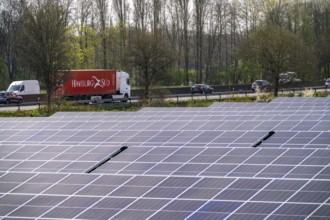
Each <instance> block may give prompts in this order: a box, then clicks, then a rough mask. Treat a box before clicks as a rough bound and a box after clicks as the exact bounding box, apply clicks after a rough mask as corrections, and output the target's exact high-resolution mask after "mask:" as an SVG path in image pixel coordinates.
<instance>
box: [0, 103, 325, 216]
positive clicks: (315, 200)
mask: <svg viewBox="0 0 330 220" xmlns="http://www.w3.org/2000/svg"><path fill="white" fill-rule="evenodd" d="M329 118H330V98H329V97H327V98H276V99H275V100H273V101H272V102H270V103H214V104H212V105H211V106H210V107H207V108H183V107H178V108H151V107H150V108H143V109H141V110H139V111H137V112H79V113H74V112H58V113H56V114H54V115H53V116H51V117H48V118H3V119H1V120H0V126H1V128H0V129H1V130H0V131H1V132H0V189H1V194H0V216H1V217H3V219H17V218H24V219H157V220H158V219H169V218H173V219H253V220H255V219H266V218H267V219H327V218H330V213H329V210H330V209H329V208H330V204H329V202H330V188H329V186H330V168H329V164H330V150H329V147H330V133H329V132H330V125H329ZM271 131H274V134H272V135H271V136H270V137H269V138H267V139H265V140H264V137H265V136H267V134H269V132H271ZM259 142H260V143H259ZM256 143H259V144H258V145H257V146H256V145H255V144H256ZM123 146H125V150H124V151H118V150H120V149H121V148H122V147H123ZM253 146H255V147H253ZM116 152H117V153H116ZM113 155H115V156H113ZM105 159H107V160H106V161H105V163H103V164H101V165H99V163H100V161H103V160H105ZM91 167H95V169H94V170H93V171H92V172H90V173H87V172H86V171H88V170H90V168H91Z"/></svg>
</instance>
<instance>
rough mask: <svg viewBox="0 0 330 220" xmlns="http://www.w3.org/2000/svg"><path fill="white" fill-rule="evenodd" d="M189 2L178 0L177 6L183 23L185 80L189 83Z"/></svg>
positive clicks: (188, 0)
mask: <svg viewBox="0 0 330 220" xmlns="http://www.w3.org/2000/svg"><path fill="white" fill-rule="evenodd" d="M189 3H190V0H177V6H178V7H177V8H178V9H179V10H178V11H179V13H180V14H181V16H180V22H181V23H182V29H183V33H182V41H183V57H184V72H185V81H186V83H187V84H188V82H189V75H188V71H189V53H190V47H189V42H190V39H189V31H188V27H189V20H190V13H189Z"/></svg>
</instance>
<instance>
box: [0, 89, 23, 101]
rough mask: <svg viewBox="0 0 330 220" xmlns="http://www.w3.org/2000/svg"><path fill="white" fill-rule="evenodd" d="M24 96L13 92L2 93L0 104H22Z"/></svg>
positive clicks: (0, 94) (0, 93)
mask: <svg viewBox="0 0 330 220" xmlns="http://www.w3.org/2000/svg"><path fill="white" fill-rule="evenodd" d="M22 102H23V98H22V96H19V95H16V94H15V93H13V92H7V91H1V92H0V103H4V104H10V103H22Z"/></svg>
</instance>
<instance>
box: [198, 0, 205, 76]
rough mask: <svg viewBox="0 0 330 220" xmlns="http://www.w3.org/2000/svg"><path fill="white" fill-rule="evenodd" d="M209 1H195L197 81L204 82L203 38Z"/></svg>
mask: <svg viewBox="0 0 330 220" xmlns="http://www.w3.org/2000/svg"><path fill="white" fill-rule="evenodd" d="M206 7H207V1H206V0H195V28H196V29H195V30H196V31H195V34H196V47H195V52H196V58H195V66H196V70H197V80H198V81H199V82H203V80H204V75H203V67H204V63H203V36H204V24H205V14H206Z"/></svg>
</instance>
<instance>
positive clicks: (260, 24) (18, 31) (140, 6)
mask: <svg viewBox="0 0 330 220" xmlns="http://www.w3.org/2000/svg"><path fill="white" fill-rule="evenodd" d="M0 11H1V14H0V87H2V88H5V87H6V86H7V85H8V84H9V83H10V82H11V81H14V80H21V79H40V81H41V83H42V84H43V85H45V86H46V88H47V94H52V92H53V91H54V90H55V89H56V87H57V85H59V84H60V82H61V80H63V79H64V78H65V77H63V76H65V71H66V70H69V69H121V70H124V71H126V72H128V73H130V75H131V77H132V82H133V85H136V86H142V87H144V88H145V94H144V95H145V97H148V95H149V90H150V87H152V86H169V85H171V86H172V85H189V84H191V83H209V84H212V85H228V84H243V83H251V82H252V81H253V80H255V79H267V80H270V81H271V82H272V83H273V85H274V88H275V89H274V94H277V89H276V88H278V74H279V73H281V72H287V71H293V72H297V73H298V76H299V78H301V79H302V80H303V82H306V83H308V82H313V81H317V80H323V79H324V78H328V77H330V2H329V1H328V0H265V1H260V0H166V1H163V0H134V1H129V0H76V1H71V0H0ZM49 98H50V97H49ZM49 101H50V100H49Z"/></svg>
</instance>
